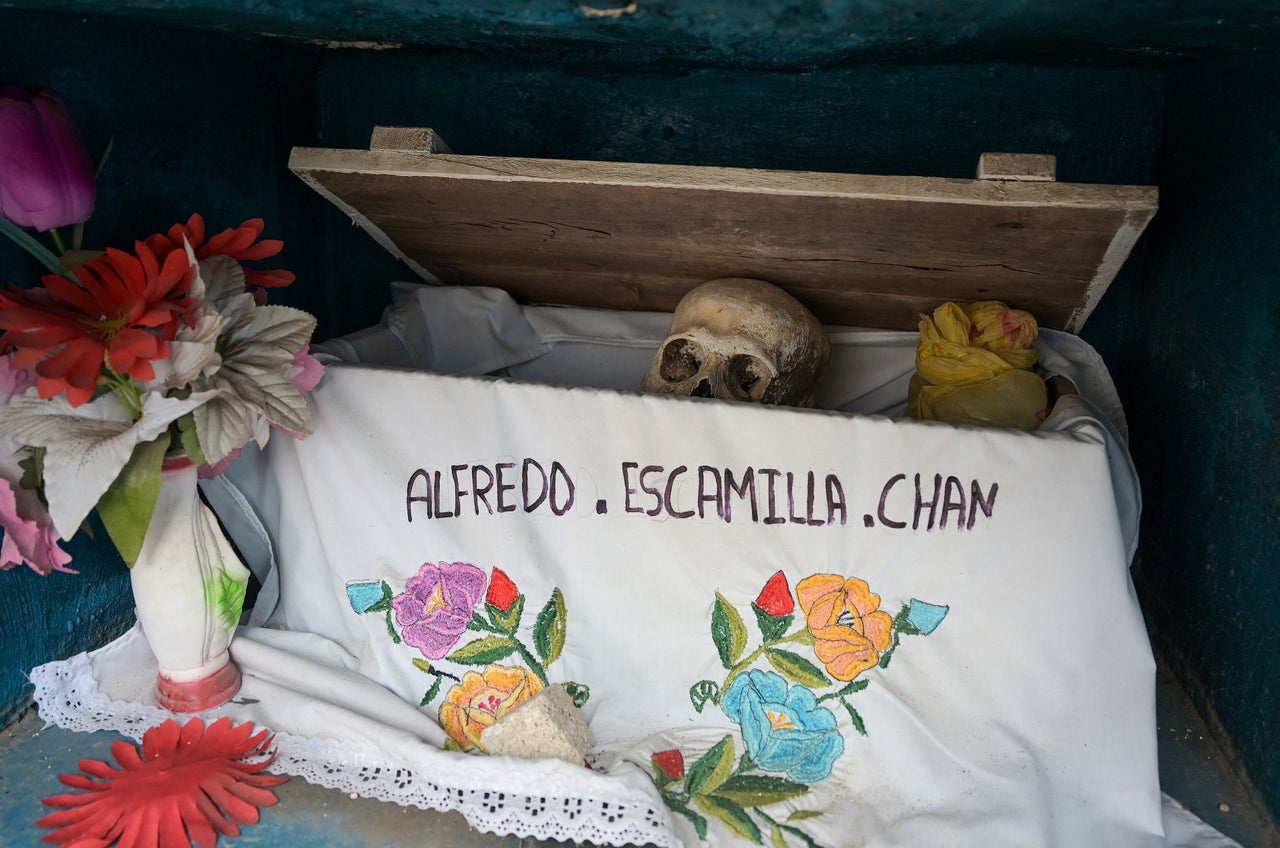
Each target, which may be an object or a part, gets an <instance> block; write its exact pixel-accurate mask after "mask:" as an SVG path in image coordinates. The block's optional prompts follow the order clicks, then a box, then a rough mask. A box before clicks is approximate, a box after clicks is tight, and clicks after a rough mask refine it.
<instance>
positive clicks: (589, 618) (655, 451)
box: [33, 290, 1223, 848]
mask: <svg viewBox="0 0 1280 848" xmlns="http://www.w3.org/2000/svg"><path fill="white" fill-rule="evenodd" d="M462 291H463V292H466V290H462ZM473 293H474V294H476V295H479V296H480V297H481V299H484V298H487V297H488V295H487V294H486V293H485V292H484V291H483V290H481V291H478V292H473ZM432 296H433V295H432V294H431V292H419V291H418V290H414V291H413V292H412V293H411V299H412V300H413V302H414V303H415V304H417V306H416V307H415V308H420V307H421V305H422V304H421V299H422V298H424V297H425V298H428V299H429V298H431V297H432ZM442 296H458V295H457V294H456V293H450V294H449V295H442ZM406 302H407V301H406V300H405V299H403V298H402V300H401V304H402V305H403V304H404V303H406ZM496 305H497V308H498V309H499V310H502V309H508V308H509V306H508V305H507V304H505V303H504V302H502V301H501V299H499V300H498V301H497V304H496ZM517 309H518V308H517ZM484 311H485V310H480V312H481V313H484ZM426 312H427V310H423V312H422V314H426ZM573 312H578V310H563V311H560V310H546V311H545V312H544V314H542V315H540V316H539V315H538V314H536V313H537V310H531V309H525V310H523V311H522V313H521V314H522V315H523V316H524V317H525V318H526V319H528V320H527V324H526V325H525V326H527V327H529V328H530V332H531V333H532V335H531V336H529V337H527V338H522V339H521V340H520V343H519V344H517V345H509V346H507V348H506V349H507V350H508V352H509V353H510V354H511V361H509V362H503V361H501V359H502V356H498V357H497V358H494V357H489V361H488V362H487V363H486V364H487V366H488V367H486V369H485V370H493V369H494V368H512V369H514V368H519V367H521V366H522V365H524V366H525V367H528V368H537V367H539V365H538V362H539V358H541V359H544V360H545V359H546V357H547V356H548V355H550V354H552V353H553V352H554V350H555V348H556V345H557V344H558V343H560V344H563V343H566V339H567V340H568V341H567V343H569V344H581V345H590V344H593V343H596V342H592V341H591V339H590V338H589V337H588V336H589V334H584V335H583V336H582V337H581V338H579V339H570V338H569V336H570V335H572V334H571V333H570V334H568V335H564V334H562V335H561V336H559V337H558V338H551V337H552V336H554V333H551V332H550V331H549V328H550V327H551V325H552V324H554V323H555V322H557V321H558V322H562V323H563V322H566V321H569V320H570V319H571V318H572V313H573ZM403 314H404V312H403V310H402V312H401V315H402V316H403ZM389 317H391V318H393V319H394V318H395V317H396V316H395V314H394V312H393V313H389ZM585 320H586V323H587V324H588V325H589V324H590V322H591V321H592V320H601V321H605V322H611V321H616V320H619V319H618V318H617V317H616V316H615V315H613V314H611V313H600V314H597V315H594V316H593V315H588V316H586V319H585ZM622 320H626V319H622ZM641 320H646V319H643V318H642V319H641ZM394 323H395V322H394V320H393V321H388V324H387V326H391V325H393V324H394ZM515 325H516V326H517V327H520V325H519V322H515ZM561 329H562V330H563V327H562V328H561ZM521 332H523V327H521ZM851 332H852V331H851ZM659 333H660V331H659ZM392 335H394V333H393V334H392ZM909 335H911V334H897V336H898V338H896V339H893V340H892V341H893V343H892V344H890V345H888V346H887V348H886V347H885V346H880V347H878V348H876V349H877V350H884V349H889V350H891V351H898V353H895V354H893V355H892V356H890V359H892V360H893V361H894V362H899V361H900V359H901V357H900V355H899V354H900V349H901V348H902V344H901V337H903V336H909ZM371 338H376V339H377V340H378V344H381V343H382V342H384V341H386V340H387V334H385V333H384V334H382V335H378V336H365V337H364V339H363V342H368V341H369V340H370V339H371ZM659 338H660V335H659ZM833 338H835V336H834V335H833ZM530 339H532V341H530ZM357 341H360V340H357ZM1077 341H1078V340H1077ZM597 342H598V343H600V344H606V342H605V341H604V340H603V337H602V338H601V339H597ZM1079 344H1080V345H1083V343H1082V342H1081V343H1079ZM344 345H345V346H347V347H346V350H345V354H346V356H347V357H348V358H356V357H359V356H360V354H359V353H358V352H357V348H358V347H359V345H356V344H352V342H351V340H340V341H339V343H338V344H336V345H334V346H332V347H331V348H330V349H331V350H334V349H336V350H343V347H344ZM1073 345H1074V343H1073V342H1069V343H1065V346H1066V347H1067V348H1069V351H1075V352H1077V353H1078V351H1079V349H1078V348H1075V347H1073ZM654 346H656V340H654V341H653V343H652V344H651V345H649V346H648V353H647V356H651V355H652V349H653V347H654ZM421 347H422V345H419V348H421ZM645 347H646V344H645V343H644V342H643V341H637V342H636V343H635V344H634V345H631V349H633V350H634V351H638V352H639V353H636V354H635V355H634V356H632V354H629V353H625V354H624V355H621V359H619V360H618V361H621V360H622V359H626V358H627V357H629V356H630V357H632V358H635V356H638V357H641V358H647V356H646V355H645V354H644V351H645ZM1086 347H1087V346H1086ZM627 349H628V345H627V344H626V343H623V344H621V345H615V346H613V347H612V348H611V350H614V351H624V352H625V351H626V350H627ZM492 350H493V348H492V347H490V348H489V351H490V352H492ZM455 353H456V351H455ZM397 355H398V354H397ZM838 356H839V354H838V355H837V358H838ZM1094 356H1096V354H1094ZM522 357H524V359H522ZM529 357H533V358H532V359H530V358H529ZM412 358H413V357H410V359H412ZM575 358H578V357H575ZM1050 358H1051V359H1052V356H1050ZM1062 358H1063V361H1064V362H1070V361H1075V362H1079V361H1083V360H1084V359H1087V355H1086V356H1084V357H1083V359H1082V357H1081V356H1078V355H1076V356H1073V355H1064V356H1063V357H1062ZM607 359H608V357H601V358H599V359H597V361H598V362H605V361H606V360H607ZM384 361H385V360H384ZM459 362H461V360H459ZM397 364H422V363H420V362H400V363H397ZM616 364H617V363H616V362H615V363H613V364H609V363H607V362H605V365H604V366H602V367H606V368H613V367H615V366H616ZM544 365H545V363H544ZM1099 365H1100V363H1099ZM894 367H895V368H896V367H897V366H896V365H895V366H894ZM449 370H452V371H455V372H459V371H465V370H466V367H465V362H461V366H459V364H458V363H456V362H455V363H454V365H453V367H451V368H450V369H449ZM617 373H625V371H622V370H620V371H618V372H617ZM641 373H643V368H641V369H640V371H639V372H637V373H636V376H635V379H636V380H638V377H639V374H641ZM908 373H909V369H908ZM900 376H901V375H894V376H893V377H892V378H891V380H890V381H889V382H892V380H897V379H899V377H900ZM1071 376H1073V378H1074V380H1075V382H1076V383H1077V385H1078V386H1081V389H1082V395H1084V396H1083V397H1081V398H1080V399H1078V400H1075V401H1070V402H1068V403H1067V404H1063V405H1062V407H1061V408H1060V409H1059V410H1058V411H1057V412H1056V413H1055V415H1054V416H1053V417H1052V418H1051V419H1050V421H1049V422H1048V423H1047V424H1046V427H1045V428H1043V429H1042V430H1041V431H1039V432H1037V433H1033V434H1026V433H1020V432H1011V431H998V430H983V429H976V428H957V427H952V426H950V425H945V424H934V423H923V422H911V421H902V420H894V419H892V418H890V417H888V416H886V415H857V414H846V413H839V412H823V411H812V410H803V411H802V410H790V409H778V408H765V407H759V406H753V405H743V404H731V403H722V402H717V401H702V400H693V399H674V398H667V397H657V396H644V395H640V394H637V393H634V392H625V391H617V390H616V389H609V388H581V387H579V388H568V387H561V386H553V385H547V384H544V383H535V382H524V381H512V380H507V379H493V378H488V377H475V376H458V375H457V374H451V375H446V374H440V373H431V372H424V371H416V370H406V369H404V368H390V367H382V366H373V365H353V364H339V363H334V364H332V365H331V367H330V368H329V370H328V373H327V374H326V376H325V378H324V380H323V381H322V383H321V385H320V386H319V387H318V388H317V389H316V390H315V392H314V393H313V397H312V403H313V412H314V415H315V422H316V430H315V433H313V434H312V435H311V436H309V437H307V438H306V439H304V440H301V441H293V440H291V439H288V438H283V437H280V436H278V435H277V437H276V438H273V439H272V440H271V442H270V443H269V445H268V447H267V449H266V450H265V451H264V452H262V453H261V454H258V453H253V454H251V455H246V457H245V458H244V459H242V460H241V461H240V462H238V463H236V465H235V466H233V469H232V471H231V473H230V474H229V475H228V477H229V480H222V481H220V482H218V483H215V484H213V485H212V486H210V487H209V488H207V489H206V493H207V494H208V496H209V498H210V500H211V502H212V503H213V504H214V505H215V506H216V507H217V508H218V511H219V515H220V517H222V518H223V520H224V521H225V522H226V524H227V527H228V530H229V532H231V534H232V536H233V538H234V539H235V540H236V541H237V544H238V545H239V546H240V548H241V550H242V552H244V554H245V557H246V559H247V560H248V561H249V564H250V566H251V567H253V568H254V569H255V572H256V573H258V574H259V576H260V578H263V583H264V591H263V593H262V594H261V595H260V598H259V604H258V606H257V607H256V608H255V610H254V614H253V619H252V621H251V624H250V626H246V627H242V628H241V631H240V633H239V635H238V638H237V641H236V642H235V643H233V653H234V656H235V658H236V660H237V662H238V664H239V665H240V667H241V669H242V671H243V672H244V673H245V685H244V688H243V689H242V691H241V693H240V695H238V696H237V698H236V699H235V701H233V702H232V703H230V704H228V705H226V706H224V707H222V708H220V709H219V710H217V711H215V714H228V715H232V716H233V717H235V718H237V719H238V720H252V721H254V722H256V723H258V724H261V725H263V726H266V727H270V728H271V729H272V730H274V731H275V732H276V733H277V738H278V740H279V743H280V750H281V765H282V768H283V769H284V770H286V771H290V772H291V773H295V774H301V775H303V776H305V777H307V778H308V779H311V780H314V781H316V782H318V783H321V784H323V785H328V786H335V787H337V788H342V789H347V790H351V791H360V792H362V794H366V795H373V796H375V797H382V798H384V799H386V800H392V801H397V802H399V803H409V804H416V805H419V806H424V807H431V808H435V809H457V810H460V811H461V812H462V813H463V814H464V815H465V816H467V818H468V820H469V821H470V822H471V823H472V824H473V825H475V826H476V827H478V828H480V829H483V830H492V831H495V832H509V833H515V834H519V835H527V836H535V837H540V838H555V839H563V840H587V841H592V842H596V843H599V844H627V843H635V844H654V845H677V844H686V845H693V844H697V843H698V842H699V841H705V842H706V843H708V844H711V845H737V844H744V845H745V844H756V843H758V842H763V843H764V844H787V845H796V846H801V845H808V846H814V845H819V846H825V847H826V848H845V847H846V846H849V847H850V848H851V846H861V845H866V846H909V845H921V844H945V845H955V846H963V845H991V844H1000V845H1004V844H1010V845H1046V846H1047V845H1061V846H1076V845H1112V846H1135V848H1137V846H1161V845H1166V844H1167V843H1166V841H1165V836H1164V832H1165V820H1166V819H1167V818H1168V817H1169V816H1170V806H1169V804H1168V803H1167V799H1165V802H1162V796H1161V793H1160V789H1159V784H1158V778H1157V773H1156V734H1155V721H1154V715H1155V711H1154V663H1153V661H1152V656H1151V651H1150V647H1149V644H1148V641H1147V636H1146V632H1145V630H1144V627H1143V622H1142V618H1141V614H1140V611H1139V609H1138V606H1137V602H1136V599H1135V597H1134V595H1133V591H1132V586H1131V583H1130V580H1129V574H1128V567H1127V566H1128V563H1129V561H1130V558H1131V556H1132V545H1133V540H1134V536H1135V535H1136V515H1137V509H1138V505H1137V502H1136V491H1137V489H1136V482H1135V481H1134V480H1133V479H1132V476H1131V465H1128V464H1127V453H1126V452H1125V450H1124V447H1123V440H1122V436H1121V434H1122V433H1123V426H1124V425H1123V419H1122V418H1120V419H1119V420H1116V417H1115V416H1114V415H1108V414H1104V413H1101V412H1099V410H1102V409H1108V404H1110V403H1112V397H1111V396H1108V393H1107V389H1109V387H1110V381H1109V378H1106V377H1105V369H1104V370H1103V372H1102V374H1101V375H1098V374H1097V373H1094V372H1089V373H1084V374H1083V375H1082V374H1073V375H1071ZM872 382H873V383H874V380H872ZM1098 387H1101V389H1098ZM873 389H874V387H873ZM835 391H836V392H837V393H838V392H839V390H838V389H837V390H835ZM1111 392H1112V393H1113V390H1111ZM856 394H857V395H858V396H859V397H864V398H865V397H873V396H875V391H871V392H866V391H862V390H858V392H857V393H856ZM1090 394H1092V395H1093V396H1090ZM1118 409H1119V405H1118V403H1115V405H1114V410H1116V411H1117V412H1118ZM1126 468H1127V469H1129V476H1128V478H1127V479H1126V472H1125V469H1126ZM277 599H278V600H277ZM273 600H275V603H274V604H273V603H272V601H273ZM149 662H150V663H151V665H150V666H148V663H149ZM153 669H154V664H153V661H151V660H150V657H149V651H148V650H147V649H146V645H145V641H144V640H143V639H142V638H141V637H140V635H139V634H138V633H137V632H136V631H134V632H132V633H131V634H129V635H128V636H126V637H124V638H123V639H121V640H119V641H118V642H116V643H113V644H112V645H110V646H108V647H107V648H105V649H103V650H102V651H99V652H95V653H94V654H90V655H81V656H79V657H76V658H73V659H72V660H70V661H67V662H65V663H54V664H50V665H49V666H44V667H41V668H39V669H36V670H35V672H33V680H34V681H35V682H36V685H37V690H38V691H37V697H38V700H39V701H40V704H41V712H42V715H44V716H45V718H46V719H47V720H54V721H57V722H58V723H60V724H64V726H65V725H66V724H72V725H76V724H77V723H79V726H82V727H89V726H92V727H114V728H115V729H119V730H124V731H125V732H129V731H131V730H137V729H138V728H139V727H141V728H145V727H146V726H150V725H151V724H154V723H156V722H157V721H158V720H161V719H162V718H163V715H164V714H163V711H161V710H160V709H159V708H158V707H156V706H154V699H153V697H152V696H151V693H150V691H149V685H150V682H151V681H152V680H153V674H154V671H153ZM149 675H151V676H149ZM555 685H560V686H565V687H566V688H567V689H568V691H569V692H570V693H571V694H573V695H575V697H576V698H577V699H578V700H579V701H580V702H581V703H582V711H583V715H584V717H585V718H587V720H588V722H589V724H590V727H591V732H592V737H593V747H592V749H591V750H590V751H589V755H588V762H589V764H590V766H591V768H590V769H588V768H583V767H580V766H575V765H571V764H568V763H564V762H560V761H541V760H538V761H524V760H513V759H508V758H499V757H487V756H484V755H482V754H479V753H477V752H475V751H472V752H470V753H461V752H459V751H457V750H444V749H443V747H442V746H444V743H445V742H446V739H448V738H449V737H450V735H452V740H451V741H450V742H449V746H448V747H450V748H457V747H463V748H468V747H470V745H471V744H472V743H473V742H475V741H476V740H477V739H478V740H479V741H480V742H481V744H482V743H483V735H482V729H483V727H484V726H485V725H486V723H487V722H489V721H491V720H492V713H494V712H495V711H496V712H499V713H501V712H503V711H505V710H506V709H509V708H510V707H511V706H513V705H514V704H516V703H518V702H519V701H520V699H521V698H523V697H525V696H527V695H528V694H529V693H530V692H531V691H535V690H536V689H538V688H541V687H543V686H555ZM68 693H71V696H70V697H68ZM1203 844H1206V845H1207V844H1210V843H1208V842H1205V843H1203ZM1212 844H1223V843H1216V842H1215V843H1212Z"/></svg>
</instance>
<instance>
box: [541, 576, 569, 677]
mask: <svg viewBox="0 0 1280 848" xmlns="http://www.w3.org/2000/svg"><path fill="white" fill-rule="evenodd" d="M567 616H568V614H567V613H566V612H565V608H564V595H563V594H562V593H561V592H560V589H559V587H557V588H555V589H552V590H551V600H549V601H547V605H546V606H544V607H543V608H542V611H541V612H539V613H538V619H537V621H536V622H534V625H533V647H534V650H536V651H537V652H538V656H539V657H541V658H542V661H543V662H544V663H546V664H547V665H551V664H552V663H553V662H555V661H556V659H558V658H559V656H560V652H561V651H563V650H564V637H565V630H566V629H567V625H568V622H567Z"/></svg>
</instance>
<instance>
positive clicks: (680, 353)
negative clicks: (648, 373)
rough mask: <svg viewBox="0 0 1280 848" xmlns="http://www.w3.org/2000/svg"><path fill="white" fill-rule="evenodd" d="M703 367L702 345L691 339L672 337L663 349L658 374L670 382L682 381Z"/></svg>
mask: <svg viewBox="0 0 1280 848" xmlns="http://www.w3.org/2000/svg"><path fill="white" fill-rule="evenodd" d="M701 369H702V346H701V345H699V344H698V343H697V342H695V341H693V340H691V339H672V340H671V341H669V342H667V346H666V347H664V348H663V349H662V361H661V362H660V363H659V364H658V374H659V376H661V377H662V379H664V380H666V381H667V382H668V383H682V382H684V381H685V380H688V379H690V378H692V377H693V375H694V374H697V373H698V372H699V371H700V370H701Z"/></svg>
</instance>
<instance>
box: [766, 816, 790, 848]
mask: <svg viewBox="0 0 1280 848" xmlns="http://www.w3.org/2000/svg"><path fill="white" fill-rule="evenodd" d="M769 838H770V840H772V842H773V848H787V839H786V837H784V836H783V835H782V828H780V827H778V823H777V822H769Z"/></svg>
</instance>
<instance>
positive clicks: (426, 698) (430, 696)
mask: <svg viewBox="0 0 1280 848" xmlns="http://www.w3.org/2000/svg"><path fill="white" fill-rule="evenodd" d="M442 680H444V678H443V677H437V678H436V679H435V682H434V683H432V684H431V688H430V689H428V690H427V694H425V695H423V696H422V702H421V703H419V704H418V706H420V707H425V706H426V705H427V704H429V703H431V702H432V701H434V700H435V699H436V695H439V694H440V682H441V681H442Z"/></svg>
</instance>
